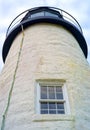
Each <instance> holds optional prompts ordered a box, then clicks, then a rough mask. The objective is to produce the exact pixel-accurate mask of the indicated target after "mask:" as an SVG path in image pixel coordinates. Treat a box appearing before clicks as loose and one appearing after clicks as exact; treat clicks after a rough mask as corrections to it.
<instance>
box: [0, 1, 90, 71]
mask: <svg viewBox="0 0 90 130" xmlns="http://www.w3.org/2000/svg"><path fill="white" fill-rule="evenodd" d="M37 6H53V7H58V8H60V9H63V10H65V11H67V12H69V13H70V14H71V15H72V16H74V17H75V18H76V19H77V21H78V22H79V24H80V25H81V27H82V30H83V34H84V37H85V39H86V42H87V46H88V58H87V60H88V62H89V63H90V0H0V71H1V70H2V68H3V66H4V64H3V61H2V46H3V43H4V40H5V35H6V31H7V28H8V26H9V25H10V23H11V22H12V20H13V19H14V18H15V17H16V16H17V15H19V14H20V13H21V12H23V11H25V10H27V9H30V8H32V7H37Z"/></svg>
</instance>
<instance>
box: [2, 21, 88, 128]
mask: <svg viewBox="0 0 90 130" xmlns="http://www.w3.org/2000/svg"><path fill="white" fill-rule="evenodd" d="M24 34H25V35H24V43H23V47H22V52H21V56H20V62H19V66H18V70H17V74H16V79H15V84H14V88H13V93H12V97H11V102H10V106H9V111H8V114H7V118H6V122H5V130H12V129H13V130H42V129H43V130H90V107H89V106H90V67H89V64H88V62H87V60H86V59H85V57H84V55H83V52H82V50H81V49H80V47H79V45H78V43H77V41H76V40H75V38H74V37H73V36H72V34H70V32H69V31H67V30H65V29H64V28H63V27H61V26H57V25H54V24H44V23H43V24H36V25H33V26H31V27H29V28H28V29H26V30H24ZM21 39H22V33H21V34H19V35H18V36H17V37H16V39H15V40H14V42H13V44H12V47H11V49H10V51H9V54H8V57H7V59H6V63H5V66H4V68H3V70H2V73H1V76H0V122H1V120H2V114H3V112H4V110H5V107H6V103H7V97H8V93H9V90H10V87H11V83H12V80H13V75H14V70H15V67H16V63H17V57H18V52H19V49H20V43H21ZM39 80H49V81H57V80H58V81H62V80H64V81H65V83H66V87H67V93H68V97H69V103H70V115H38V114H37V113H36V81H39Z"/></svg>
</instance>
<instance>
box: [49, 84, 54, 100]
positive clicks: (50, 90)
mask: <svg viewBox="0 0 90 130" xmlns="http://www.w3.org/2000/svg"><path fill="white" fill-rule="evenodd" d="M48 94H49V99H55V91H54V87H51V86H50V87H48Z"/></svg>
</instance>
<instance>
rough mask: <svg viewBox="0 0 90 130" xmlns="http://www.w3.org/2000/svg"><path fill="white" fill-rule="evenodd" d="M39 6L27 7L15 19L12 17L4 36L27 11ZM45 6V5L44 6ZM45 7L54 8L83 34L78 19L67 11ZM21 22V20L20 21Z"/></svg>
mask: <svg viewBox="0 0 90 130" xmlns="http://www.w3.org/2000/svg"><path fill="white" fill-rule="evenodd" d="M38 8H40V7H34V8H32V9H27V10H25V11H24V12H22V13H21V14H19V15H18V16H17V17H16V18H15V19H13V21H12V22H11V24H10V25H9V27H8V29H7V32H6V37H7V36H8V34H9V33H10V31H11V30H12V29H14V27H15V26H17V25H18V24H19V23H20V22H21V20H22V19H23V18H24V17H25V15H26V14H27V13H28V12H29V11H33V10H35V9H38ZM44 8H45V6H44ZM46 8H49V9H53V10H56V11H58V12H59V13H60V14H61V15H62V16H63V18H64V19H65V20H67V21H68V22H70V23H72V24H74V26H76V27H77V28H78V30H79V31H80V32H81V33H82V34H83V32H82V28H81V26H80V24H79V23H78V21H77V20H76V19H75V18H74V17H73V16H72V15H70V14H69V13H67V12H66V11H64V10H62V9H59V8H56V7H48V6H46ZM21 23H22V22H21Z"/></svg>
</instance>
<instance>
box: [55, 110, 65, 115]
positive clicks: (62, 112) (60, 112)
mask: <svg viewBox="0 0 90 130" xmlns="http://www.w3.org/2000/svg"><path fill="white" fill-rule="evenodd" d="M57 114H65V111H64V110H57Z"/></svg>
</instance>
